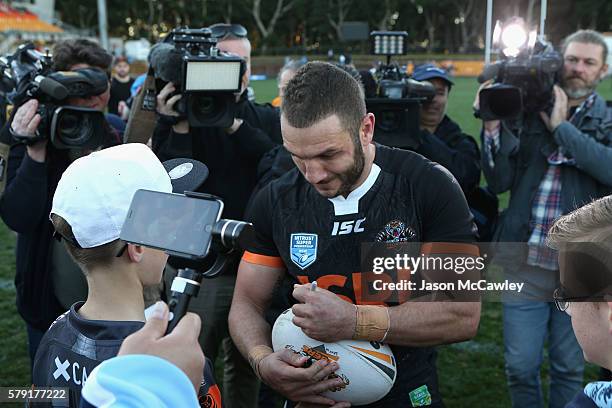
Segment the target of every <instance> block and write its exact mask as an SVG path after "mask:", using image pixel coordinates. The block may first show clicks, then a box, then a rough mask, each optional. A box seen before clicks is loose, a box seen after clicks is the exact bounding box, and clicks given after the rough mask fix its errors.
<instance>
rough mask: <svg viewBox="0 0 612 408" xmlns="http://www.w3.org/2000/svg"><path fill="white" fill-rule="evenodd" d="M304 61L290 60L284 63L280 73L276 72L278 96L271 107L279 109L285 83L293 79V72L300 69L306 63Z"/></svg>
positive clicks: (303, 59)
mask: <svg viewBox="0 0 612 408" xmlns="http://www.w3.org/2000/svg"><path fill="white" fill-rule="evenodd" d="M306 61H307V60H306V59H305V58H302V59H299V60H294V59H290V60H287V61H286V62H285V65H283V66H282V68H281V69H280V71H278V78H277V82H278V96H277V97H276V98H274V99H273V100H272V106H276V107H279V106H280V105H281V101H282V99H283V93H284V91H285V86H287V82H289V80H291V78H293V76H294V75H295V72H296V71H297V70H298V69H300V67H301V66H302V65H304V64H305V63H306Z"/></svg>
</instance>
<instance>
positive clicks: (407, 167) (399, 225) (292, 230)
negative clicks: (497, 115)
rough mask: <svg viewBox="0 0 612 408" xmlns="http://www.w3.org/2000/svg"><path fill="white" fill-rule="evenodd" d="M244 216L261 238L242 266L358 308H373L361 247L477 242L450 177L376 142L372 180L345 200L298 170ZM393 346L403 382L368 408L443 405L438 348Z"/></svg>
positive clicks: (271, 186)
mask: <svg viewBox="0 0 612 408" xmlns="http://www.w3.org/2000/svg"><path fill="white" fill-rule="evenodd" d="M247 218H248V220H249V221H251V222H252V223H253V224H254V226H255V231H256V239H255V242H254V243H253V245H252V246H251V247H249V248H248V250H247V251H246V252H245V254H244V256H243V260H244V261H246V262H250V263H255V264H262V265H267V266H275V267H283V268H286V270H287V272H288V275H289V276H290V278H291V280H293V282H294V283H308V282H312V281H314V280H316V281H317V284H318V286H319V287H321V288H325V289H328V290H330V291H332V292H334V293H336V294H337V295H339V296H340V297H342V298H343V299H345V300H347V301H350V302H352V303H356V304H364V303H370V302H367V301H366V300H365V299H362V298H361V295H360V292H361V291H360V287H359V286H360V282H361V277H360V273H361V272H360V270H361V265H360V262H361V260H360V248H361V244H362V243H369V242H401V241H407V242H457V243H471V242H474V241H475V239H476V232H475V227H474V224H473V222H472V215H471V213H470V211H469V208H468V205H467V203H466V200H465V197H464V195H463V193H462V191H461V187H460V186H459V184H458V183H457V181H456V180H455V179H454V178H453V176H452V175H451V174H450V172H448V171H447V170H446V169H444V168H443V167H441V166H440V165H438V164H436V163H433V162H431V161H429V160H427V159H425V158H424V157H423V156H421V155H419V154H417V153H414V152H410V151H404V150H399V149H393V148H389V147H386V146H382V145H378V144H377V145H376V155H375V159H374V164H373V165H372V169H371V171H370V174H369V176H368V177H367V179H366V180H365V181H364V182H363V183H362V184H361V185H360V186H359V187H358V188H357V189H355V190H354V191H352V192H351V193H350V194H349V195H348V196H347V197H346V198H345V197H342V196H339V197H335V198H331V199H330V198H325V197H323V196H321V195H320V194H319V193H318V192H317V191H316V190H315V189H314V187H312V186H311V185H310V184H309V183H308V182H307V181H306V180H305V179H304V177H303V176H302V175H301V173H300V172H299V171H298V170H297V169H294V170H292V171H291V172H289V173H287V174H286V175H284V176H283V177H281V178H279V179H277V180H275V181H273V182H271V183H270V184H268V185H267V186H266V187H265V188H263V189H262V190H261V191H260V192H259V193H258V194H257V196H256V197H255V199H254V201H253V205H252V206H251V209H250V212H249V214H248V217H247ZM293 302H295V301H294V300H293ZM385 303H386V304H387V305H388V306H394V305H396V304H397V302H395V303H394V302H385ZM392 349H393V351H394V354H395V357H396V360H397V364H398V377H397V379H396V381H395V385H394V387H393V389H392V390H391V391H390V392H389V394H387V396H386V397H385V398H383V399H382V400H381V401H379V402H377V403H375V404H372V405H371V407H386V406H417V405H411V404H412V403H419V401H421V402H422V401H427V402H428V401H431V406H438V405H439V406H441V400H440V396H439V393H438V387H437V375H436V368H435V359H436V357H435V350H434V349H433V348H410V347H401V346H392ZM415 398H417V400H415Z"/></svg>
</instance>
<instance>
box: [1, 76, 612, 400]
mask: <svg viewBox="0 0 612 408" xmlns="http://www.w3.org/2000/svg"><path fill="white" fill-rule="evenodd" d="M455 82H456V85H455V87H454V88H453V89H452V91H451V94H450V102H449V108H448V114H449V115H450V116H451V117H452V118H453V119H454V120H456V121H457V122H459V124H460V125H461V127H462V128H463V129H464V130H465V131H466V132H467V133H469V134H471V135H477V134H478V132H479V130H480V124H479V122H478V121H477V120H476V119H474V117H473V115H472V102H473V99H474V94H475V92H476V89H477V87H478V86H477V83H476V81H475V79H473V78H457V79H456V81H455ZM252 86H253V88H254V89H255V93H256V96H257V99H258V101H260V102H267V101H270V100H271V99H272V98H273V97H275V96H276V83H275V81H274V80H267V81H257V82H253V83H252ZM599 91H600V92H601V93H602V94H603V95H604V96H605V97H606V98H607V99H612V79H608V80H607V81H605V82H604V83H602V84H601V85H600V87H599ZM506 201H507V200H505V197H502V202H503V203H505V202H506ZM14 251H15V235H14V234H13V232H11V231H9V230H8V229H7V228H6V226H4V224H0V386H9V385H15V386H17V385H19V386H25V385H27V384H29V378H30V373H29V361H28V357H27V348H26V333H25V325H24V323H23V321H22V320H21V318H20V317H19V315H18V314H17V311H16V309H15V287H14V285H13V279H14V273H15V272H14V271H15V256H14ZM526 329H527V330H528V328H526ZM439 351H440V357H439V363H438V366H439V373H440V384H441V389H442V394H443V396H444V398H445V400H446V403H447V406H449V407H507V406H509V397H508V392H507V389H506V383H505V376H504V364H503V342H502V325H501V306H500V304H499V303H485V304H483V312H482V318H481V321H480V329H479V332H478V335H477V336H476V338H475V339H473V340H471V341H469V342H465V343H460V344H456V345H451V346H444V347H440V348H439ZM547 372H548V369H547V367H546V364H545V367H544V368H543V370H542V376H543V383H547V378H548V377H547ZM596 375H597V368H595V367H592V366H589V367H588V370H587V375H586V378H585V381H589V380H592V379H594V378H595V377H596Z"/></svg>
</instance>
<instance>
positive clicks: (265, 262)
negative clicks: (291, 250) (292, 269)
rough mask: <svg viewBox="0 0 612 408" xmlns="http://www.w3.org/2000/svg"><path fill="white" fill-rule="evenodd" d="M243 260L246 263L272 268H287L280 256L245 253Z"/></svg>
mask: <svg viewBox="0 0 612 408" xmlns="http://www.w3.org/2000/svg"><path fill="white" fill-rule="evenodd" d="M242 260H243V261H244V262H248V263H252V264H255V265H262V266H269V267H270V268H284V267H285V263H284V262H283V260H282V259H281V258H280V257H278V256H268V255H260V254H254V253H253V252H249V251H244V254H243V255H242Z"/></svg>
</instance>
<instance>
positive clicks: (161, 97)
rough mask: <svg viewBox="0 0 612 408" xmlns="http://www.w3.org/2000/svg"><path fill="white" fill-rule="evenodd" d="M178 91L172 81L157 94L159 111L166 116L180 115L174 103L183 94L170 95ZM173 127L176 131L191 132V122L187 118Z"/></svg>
mask: <svg viewBox="0 0 612 408" xmlns="http://www.w3.org/2000/svg"><path fill="white" fill-rule="evenodd" d="M174 91H176V87H175V86H174V84H173V83H172V82H168V83H167V84H166V86H164V87H163V88H162V90H161V91H160V92H159V94H158V95H157V113H159V114H160V115H165V116H175V117H178V116H180V115H179V113H178V112H177V111H175V110H174V109H173V107H174V104H175V103H177V102H178V101H179V99H181V96H182V95H181V94H178V95H174V96H173V97H171V98H168V96H169V95H170V94H171V93H172V92H174ZM172 129H173V130H174V132H175V133H189V122H187V120H182V121H180V122H179V123H177V124H176V125H174V126H172Z"/></svg>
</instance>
